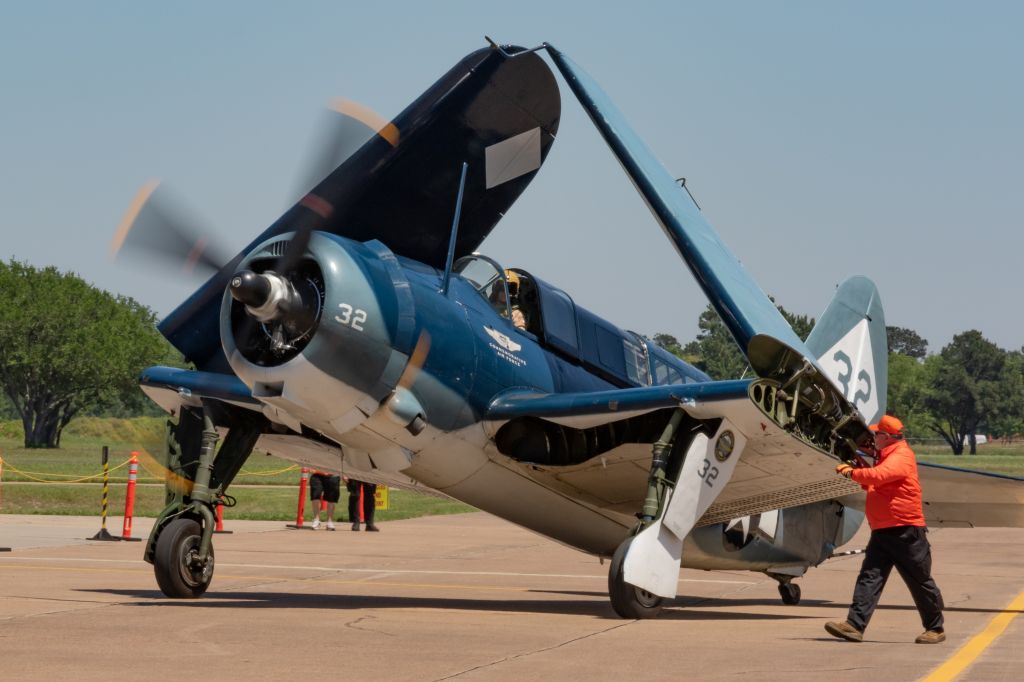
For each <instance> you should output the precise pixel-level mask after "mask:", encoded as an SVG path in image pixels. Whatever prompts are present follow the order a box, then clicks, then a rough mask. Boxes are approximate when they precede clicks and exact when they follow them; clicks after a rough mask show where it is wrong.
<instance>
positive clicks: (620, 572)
mask: <svg viewBox="0 0 1024 682" xmlns="http://www.w3.org/2000/svg"><path fill="white" fill-rule="evenodd" d="M684 415H685V413H684V412H683V411H682V410H681V409H680V410H676V411H675V413H673V415H672V417H671V419H670V420H669V423H668V424H667V425H666V426H665V430H664V431H663V432H662V434H661V438H660V439H659V440H658V441H657V442H655V443H654V446H653V447H652V452H651V471H650V474H649V476H648V481H647V496H646V497H645V498H644V504H643V508H642V510H641V512H640V513H639V514H637V516H638V517H639V518H640V523H639V524H638V526H637V528H636V529H635V530H634V532H633V534H632V535H630V536H629V537H628V538H626V539H625V540H624V541H623V542H622V544H620V545H619V546H618V548H617V549H616V550H615V554H614V555H613V556H612V564H611V567H610V568H609V569H608V596H609V597H610V598H611V602H612V608H613V609H615V613H617V614H619V615H620V616H621V617H623V618H654V617H655V616H657V615H658V614H659V613H661V609H662V606H663V605H664V602H665V600H664V598H663V597H660V596H658V595H656V594H653V593H651V592H648V591H647V590H644V589H642V588H640V587H637V586H635V585H631V584H630V583H627V582H626V579H625V561H626V554H627V553H628V552H629V546H630V545H631V544H632V543H633V540H634V539H636V536H637V534H639V533H640V532H641V531H643V530H644V529H646V528H648V527H649V526H650V525H651V524H652V523H654V522H655V520H656V519H660V518H661V515H662V514H663V513H664V505H665V501H666V498H667V495H668V490H669V488H671V487H672V486H674V485H675V480H674V479H673V478H670V477H669V470H670V469H674V470H675V471H676V472H678V462H673V463H672V464H675V465H676V466H670V462H669V459H670V458H671V454H672V452H673V444H674V442H675V437H676V431H677V430H678V429H679V425H680V423H681V422H682V420H683V417H684ZM677 459H678V457H677ZM676 475H678V473H677V474H676Z"/></svg>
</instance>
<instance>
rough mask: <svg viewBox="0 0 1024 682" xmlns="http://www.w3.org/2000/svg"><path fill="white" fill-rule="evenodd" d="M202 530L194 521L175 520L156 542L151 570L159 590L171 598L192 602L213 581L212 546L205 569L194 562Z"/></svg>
mask: <svg viewBox="0 0 1024 682" xmlns="http://www.w3.org/2000/svg"><path fill="white" fill-rule="evenodd" d="M201 539H202V529H201V528H200V526H199V522H198V521H195V520H194V519H175V520H173V521H171V522H170V523H169V524H167V527H166V528H164V529H163V530H162V531H161V532H160V536H159V537H158V538H157V540H156V550H155V551H154V552H153V571H154V573H156V583H157V585H159V586H160V591H161V592H163V593H164V594H165V595H167V596H168V597H170V598H172V599H195V598H196V597H199V596H202V594H203V593H204V592H206V588H207V587H209V586H210V581H211V580H212V579H213V565H214V561H213V547H212V546H211V547H210V558H209V560H208V561H207V562H206V564H205V565H204V566H201V567H199V566H197V565H196V562H195V561H194V559H195V556H196V555H197V554H198V553H199V542H200V540H201Z"/></svg>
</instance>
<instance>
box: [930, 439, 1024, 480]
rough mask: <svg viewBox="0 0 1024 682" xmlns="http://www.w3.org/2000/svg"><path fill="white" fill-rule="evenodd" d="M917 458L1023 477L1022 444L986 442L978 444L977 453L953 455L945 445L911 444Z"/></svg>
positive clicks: (933, 462)
mask: <svg viewBox="0 0 1024 682" xmlns="http://www.w3.org/2000/svg"><path fill="white" fill-rule="evenodd" d="M912 447H913V448H914V452H915V453H917V458H918V459H919V460H921V461H922V462H928V463H929V464H942V465H944V466H951V467H957V468H960V469H975V470H977V471H988V472H991V473H996V474H1008V475H1010V476H1021V477H1024V444H1020V443H1013V444H1010V445H1003V444H1001V443H986V444H984V445H979V446H978V454H976V455H970V454H967V452H964V454H962V455H954V454H953V453H952V452H951V451H950V449H949V447H947V446H945V445H912Z"/></svg>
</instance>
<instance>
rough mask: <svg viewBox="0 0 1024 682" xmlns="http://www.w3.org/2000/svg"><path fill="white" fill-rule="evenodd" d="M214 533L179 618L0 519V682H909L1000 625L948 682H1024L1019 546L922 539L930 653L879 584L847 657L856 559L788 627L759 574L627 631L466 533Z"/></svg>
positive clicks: (557, 570) (398, 528) (167, 605)
mask: <svg viewBox="0 0 1024 682" xmlns="http://www.w3.org/2000/svg"><path fill="white" fill-rule="evenodd" d="M150 523H151V520H149V519H138V520H137V522H136V526H135V529H134V534H135V535H136V536H140V537H145V536H146V534H147V533H148V531H149V525H150ZM225 523H226V527H227V528H228V529H229V530H232V531H233V534H230V535H217V536H215V538H214V546H215V550H216V559H217V566H216V572H215V575H214V579H213V583H212V585H211V587H210V590H209V592H207V594H206V596H204V597H203V598H201V599H198V600H188V601H185V600H170V599H166V598H164V597H163V595H162V594H161V593H160V591H159V589H158V588H157V586H156V582H155V579H154V577H153V571H152V567H151V566H150V565H149V564H146V563H144V562H143V561H142V559H141V554H142V543H140V542H133V543H126V542H109V543H108V542H90V541H87V540H85V538H86V537H89V536H91V535H93V534H94V533H95V532H96V531H97V530H99V521H98V520H97V519H95V518H81V517H55V516H12V515H0V547H11V548H12V550H13V551H11V552H0V677H2V678H3V679H9V680H27V679H31V680H36V679H38V680H44V679H45V680H54V679H66V678H74V679H76V680H101V679H102V680H107V679H111V678H114V679H121V678H128V677H129V676H131V677H132V678H134V679H146V680H180V679H184V678H189V677H195V676H199V675H203V676H214V677H220V678H224V679H296V678H299V677H312V678H327V679H358V680H370V679H375V680H389V681H390V680H448V679H459V680H509V679H515V680H517V681H524V680H550V679H586V680H620V679H627V678H643V679H645V680H659V679H666V680H668V679H672V680H679V679H693V680H732V679H735V678H737V677H741V676H751V679H757V680H769V681H770V680H787V681H789V680H822V679H828V680H830V681H836V680H870V681H871V682H879V681H880V680H887V681H888V680H916V679H923V678H926V677H927V676H928V675H929V674H931V673H933V672H934V671H935V670H936V669H939V667H940V666H942V665H943V664H944V663H946V662H947V661H949V660H951V659H952V660H954V661H961V662H963V661H967V660H969V656H968V655H967V654H968V653H971V651H974V649H977V647H978V646H981V645H980V644H978V643H977V642H975V643H974V644H973V645H972V647H973V648H972V649H971V651H968V652H966V653H965V652H961V653H958V651H959V650H960V649H961V647H962V646H963V645H964V644H965V643H968V642H970V641H971V640H972V639H973V638H975V636H976V635H979V633H982V632H983V631H984V630H985V629H986V627H987V626H989V624H990V623H992V622H993V621H1000V619H1001V622H1002V623H1004V624H1005V621H1007V620H1010V619H1012V620H1010V622H1009V626H1008V627H1007V628H1006V629H1005V631H1004V632H1003V633H1002V634H1001V636H999V637H997V638H995V639H994V641H992V642H991V644H989V645H988V646H985V647H984V648H983V650H981V653H980V655H979V656H977V658H975V659H973V662H971V663H970V665H969V666H968V667H967V668H966V669H965V670H964V671H963V673H962V674H961V675H960V676H959V677H957V679H962V680H1018V679H1022V678H1024V672H1022V671H1024V668H1022V664H1024V625H1022V622H1024V619H1021V618H1015V617H1014V616H1016V612H1012V613H1007V611H1006V610H1007V607H1008V605H1009V604H1010V603H1011V602H1012V601H1013V600H1014V599H1015V598H1016V597H1017V596H1018V594H1019V593H1020V592H1021V590H1024V571H1022V568H1021V567H1022V566H1024V530H1017V529H1013V530H1007V529H973V530H971V529H965V530H960V529H946V530H938V531H934V532H932V533H931V540H932V545H933V551H934V559H935V576H936V580H937V581H938V584H939V586H940V588H941V589H942V591H943V594H944V596H945V599H946V606H947V610H946V629H947V633H948V636H949V639H948V641H947V642H945V643H943V644H939V645H933V646H924V645H915V644H914V643H913V640H914V637H915V636H916V635H917V634H919V632H920V631H921V626H920V621H919V619H918V616H917V612H916V611H915V609H914V607H913V603H912V601H911V599H910V596H909V593H908V592H907V590H906V588H905V587H904V586H903V584H902V581H900V580H899V578H898V577H897V576H896V574H895V573H894V574H893V579H892V580H891V581H890V583H889V585H888V587H887V589H886V591H885V593H884V595H883V597H882V604H881V606H880V607H879V609H878V611H877V612H876V613H875V618H874V620H873V621H872V623H871V626H870V628H869V629H868V632H867V641H865V642H864V643H863V644H852V643H847V642H842V641H839V640H835V639H833V638H831V637H829V636H828V635H827V634H826V633H825V632H824V630H823V629H822V628H823V625H824V623H825V621H827V620H841V619H842V618H843V617H844V616H845V613H846V607H847V604H848V602H849V598H850V595H851V592H852V589H853V581H854V578H855V576H856V573H857V569H858V567H859V565H860V557H859V556H853V557H846V558H839V559H833V560H831V561H828V562H826V563H825V564H823V565H822V566H821V567H819V568H817V569H812V570H811V571H810V573H809V574H808V575H807V576H806V577H805V578H803V579H802V580H801V581H800V584H801V586H802V589H803V600H802V602H801V603H800V605H798V606H784V605H783V604H782V603H781V601H780V599H779V596H778V592H777V590H776V584H775V582H774V581H773V580H771V579H769V578H766V577H765V576H763V575H760V574H757V573H746V572H742V571H726V572H714V573H710V572H703V571H692V570H684V571H683V573H682V576H681V580H680V583H679V594H680V595H682V596H680V598H678V599H677V600H675V601H674V602H673V603H672V604H671V606H670V607H668V608H666V610H665V611H664V612H663V613H662V615H661V617H659V618H658V619H656V620H648V621H627V620H621V619H619V618H617V617H616V616H615V614H614V612H613V611H612V609H611V607H610V605H609V603H608V598H607V594H606V589H607V588H606V581H607V574H606V571H607V563H606V564H605V565H604V566H602V565H600V564H599V563H598V560H597V559H596V558H594V557H590V556H587V555H584V554H581V553H579V552H576V551H575V550H572V549H568V548H565V547H562V546H560V545H558V544H555V543H554V542H551V541H549V540H547V539H545V538H542V537H539V536H537V535H534V534H533V533H530V532H528V531H525V530H522V529H520V528H517V527H515V526H512V525H510V524H508V523H506V522H504V521H501V520H499V519H496V518H494V517H492V516H489V515H487V514H483V513H474V514H461V515H454V516H444V517H427V518H420V519H412V520H408V521H395V522H390V523H386V524H382V526H381V527H382V532H380V533H366V532H359V533H353V532H351V531H350V530H349V529H348V526H347V524H339V526H338V531H337V532H333V533H332V532H326V531H323V530H320V531H316V532H314V531H295V530H288V529H286V528H285V525H284V524H283V523H280V522H262V521H231V520H230V519H228V520H227V521H226V522H225ZM120 527H121V524H120V519H116V518H112V519H110V522H109V523H108V528H110V529H111V530H112V532H115V531H119V529H120ZM866 539H867V534H866V532H864V531H862V532H861V534H859V535H858V537H857V538H855V540H854V542H853V543H851V544H850V545H848V547H847V549H849V548H854V547H863V545H864V543H865V542H866ZM997 624H998V622H997ZM932 679H952V678H951V677H949V676H948V675H946V676H944V677H941V678H936V677H933V678H932Z"/></svg>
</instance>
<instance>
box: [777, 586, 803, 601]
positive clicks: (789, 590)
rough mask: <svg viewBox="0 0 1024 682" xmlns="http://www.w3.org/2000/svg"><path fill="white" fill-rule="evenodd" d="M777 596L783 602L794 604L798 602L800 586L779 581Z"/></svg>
mask: <svg viewBox="0 0 1024 682" xmlns="http://www.w3.org/2000/svg"><path fill="white" fill-rule="evenodd" d="M779 596H781V597H782V603H783V604H786V605H787V606H795V605H797V604H799V603H800V586H799V585H797V584H796V583H779Z"/></svg>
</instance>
